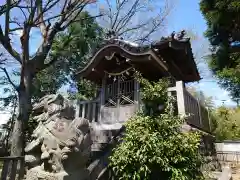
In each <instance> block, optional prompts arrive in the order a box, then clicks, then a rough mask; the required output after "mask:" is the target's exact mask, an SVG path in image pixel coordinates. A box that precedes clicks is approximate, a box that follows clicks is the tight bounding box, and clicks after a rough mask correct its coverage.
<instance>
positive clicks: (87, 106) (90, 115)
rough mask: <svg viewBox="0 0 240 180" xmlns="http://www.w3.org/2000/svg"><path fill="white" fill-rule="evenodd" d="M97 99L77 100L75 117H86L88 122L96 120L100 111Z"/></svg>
mask: <svg viewBox="0 0 240 180" xmlns="http://www.w3.org/2000/svg"><path fill="white" fill-rule="evenodd" d="M99 109H100V103H99V101H78V102H77V114H76V117H82V118H86V119H88V120H89V121H90V122H97V121H98V118H99V112H100V110H99Z"/></svg>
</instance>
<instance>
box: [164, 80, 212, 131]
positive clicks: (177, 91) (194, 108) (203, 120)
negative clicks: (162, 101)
mask: <svg viewBox="0 0 240 180" xmlns="http://www.w3.org/2000/svg"><path fill="white" fill-rule="evenodd" d="M168 92H169V95H172V96H176V100H177V112H178V114H182V115H190V116H189V117H188V118H187V123H188V124H190V125H192V126H195V127H197V128H199V129H202V130H204V131H206V132H210V131H211V129H210V123H209V114H208V110H207V109H206V108H205V107H204V106H202V105H201V104H200V102H199V101H198V100H197V99H196V98H194V97H193V96H192V95H191V94H190V93H189V92H188V91H187V90H186V88H185V87H184V84H183V82H182V81H177V82H176V86H175V87H170V88H168Z"/></svg>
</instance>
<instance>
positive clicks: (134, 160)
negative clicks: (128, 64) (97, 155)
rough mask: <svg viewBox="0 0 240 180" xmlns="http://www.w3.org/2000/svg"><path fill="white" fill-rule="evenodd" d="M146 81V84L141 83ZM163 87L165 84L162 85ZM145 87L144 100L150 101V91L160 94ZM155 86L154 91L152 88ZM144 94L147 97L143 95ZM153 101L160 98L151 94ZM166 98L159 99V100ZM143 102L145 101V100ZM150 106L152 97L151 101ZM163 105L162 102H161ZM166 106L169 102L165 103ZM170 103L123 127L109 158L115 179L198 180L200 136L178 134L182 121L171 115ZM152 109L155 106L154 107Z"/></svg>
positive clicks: (129, 121)
mask: <svg viewBox="0 0 240 180" xmlns="http://www.w3.org/2000/svg"><path fill="white" fill-rule="evenodd" d="M145 81H146V80H145ZM162 82H163V83H164V84H163V86H162V87H165V81H162ZM152 85H153V86H151V85H149V84H148V87H150V88H151V90H149V91H148V90H147V87H146V86H145V87H146V88H145V89H144V93H146V96H145V97H148V96H149V97H152V95H154V89H155V90H157V91H159V90H160V92H162V94H164V93H165V92H166V87H165V90H164V89H161V88H160V86H161V84H160V85H157V84H152ZM156 85H157V87H156ZM147 93H151V94H149V95H147ZM155 95H156V96H155V97H157V101H156V102H155V103H159V102H160V103H161V102H163V101H160V99H159V98H160V96H158V95H157V94H156V93H155ZM164 99H166V97H163V100H164ZM145 100H147V99H145ZM151 102H152V103H153V102H154V97H153V98H152V99H151ZM165 102H166V101H165ZM168 102H170V101H168ZM170 105H171V103H168V104H167V105H166V108H165V112H164V113H162V114H158V115H156V114H154V115H151V116H148V115H146V114H143V113H138V114H136V115H135V116H134V117H132V118H131V119H130V120H128V121H127V122H126V124H125V126H126V132H125V135H124V137H123V139H122V143H121V144H119V146H118V147H116V148H115V149H114V150H113V154H112V155H111V156H110V167H111V169H112V170H113V172H114V175H115V176H116V178H117V179H123V180H140V179H141V180H142V179H144V180H150V179H154V180H157V179H164V180H190V179H191V180H193V179H194V180H197V179H202V178H203V177H202V173H201V171H200V167H201V166H202V162H203V160H202V157H201V156H200V154H199V151H198V149H199V145H200V135H199V134H197V133H195V132H182V131H181V125H182V124H183V122H184V120H183V119H181V118H179V117H178V116H174V115H173V113H172V112H173V111H172V108H171V106H170ZM154 106H155V105H154Z"/></svg>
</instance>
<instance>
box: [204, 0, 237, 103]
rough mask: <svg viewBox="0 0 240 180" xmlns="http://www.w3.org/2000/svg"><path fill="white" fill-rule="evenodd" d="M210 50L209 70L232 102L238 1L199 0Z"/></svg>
mask: <svg viewBox="0 0 240 180" xmlns="http://www.w3.org/2000/svg"><path fill="white" fill-rule="evenodd" d="M200 9H201V11H202V14H203V15H204V17H205V19H206V21H207V26H208V29H207V31H206V32H205V35H206V37H207V38H208V39H209V41H210V43H211V45H212V47H211V51H212V54H211V55H210V56H209V67H210V68H211V70H212V71H213V73H214V74H215V75H216V77H217V78H218V80H219V83H220V85H221V86H222V87H224V88H225V89H227V90H228V91H229V92H230V95H231V97H232V99H233V100H235V101H239V98H240V46H239V42H240V1H239V0H201V2H200Z"/></svg>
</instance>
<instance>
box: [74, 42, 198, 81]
mask: <svg viewBox="0 0 240 180" xmlns="http://www.w3.org/2000/svg"><path fill="white" fill-rule="evenodd" d="M116 58H119V59H125V61H126V62H127V60H130V62H127V63H123V64H122V66H127V64H131V66H134V68H136V69H137V70H138V71H140V72H141V73H142V74H143V75H144V76H146V77H148V78H149V79H159V78H161V77H163V76H169V75H171V76H172V77H174V78H175V79H176V80H183V81H185V82H193V81H198V80H200V76H199V73H198V70H197V67H196V64H195V61H194V58H193V54H192V49H191V45H190V41H189V39H183V40H176V39H174V38H162V40H161V41H158V42H155V43H152V44H151V45H147V46H146V45H145V46H139V45H137V44H134V43H131V42H127V41H124V40H121V39H112V40H109V41H106V42H105V43H104V44H103V45H102V46H101V47H100V48H98V49H96V51H95V52H94V53H93V56H92V57H91V58H90V61H89V63H88V65H87V66H86V67H85V68H83V69H81V70H79V71H78V72H76V77H83V78H87V79H90V80H93V81H96V82H100V80H101V78H102V77H103V76H104V71H105V70H111V69H113V68H115V63H114V62H115V61H113V59H116ZM96 70H97V71H96Z"/></svg>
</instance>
